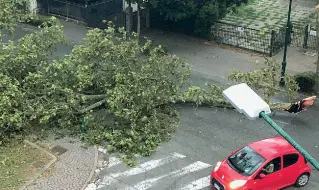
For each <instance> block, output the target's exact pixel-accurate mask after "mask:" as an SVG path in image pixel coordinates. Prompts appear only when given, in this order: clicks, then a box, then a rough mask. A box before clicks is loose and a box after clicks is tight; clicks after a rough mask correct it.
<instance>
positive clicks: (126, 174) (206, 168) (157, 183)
mask: <svg viewBox="0 0 319 190" xmlns="http://www.w3.org/2000/svg"><path fill="white" fill-rule="evenodd" d="M211 170H212V165H211V164H208V163H204V162H201V161H194V160H192V159H190V158H187V156H185V155H182V154H179V153H176V152H173V153H171V154H169V155H165V156H160V157H159V158H154V159H151V160H145V161H144V162H141V163H140V164H139V165H137V166H136V167H134V168H130V167H128V166H126V165H125V164H124V163H122V162H121V161H120V159H119V158H116V157H110V158H109V164H108V166H107V168H105V169H104V171H102V172H101V174H100V176H101V178H100V181H99V183H98V184H96V185H97V189H98V190H157V189H158V190H203V189H209V182H210V176H209V175H210V172H211Z"/></svg>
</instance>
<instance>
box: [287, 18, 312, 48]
mask: <svg viewBox="0 0 319 190" xmlns="http://www.w3.org/2000/svg"><path fill="white" fill-rule="evenodd" d="M316 36H317V32H316V26H311V25H310V24H307V25H304V26H294V27H293V29H292V34H291V45H292V46H295V47H300V48H304V49H316V48H317V37H316Z"/></svg>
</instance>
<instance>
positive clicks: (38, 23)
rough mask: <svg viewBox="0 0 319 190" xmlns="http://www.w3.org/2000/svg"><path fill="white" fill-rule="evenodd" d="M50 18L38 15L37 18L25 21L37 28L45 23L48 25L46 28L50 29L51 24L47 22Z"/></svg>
mask: <svg viewBox="0 0 319 190" xmlns="http://www.w3.org/2000/svg"><path fill="white" fill-rule="evenodd" d="M50 18H51V17H49V16H45V15H38V16H36V17H34V18H32V19H30V20H28V21H26V23H27V24H30V25H33V26H36V27H38V26H42V25H43V23H45V22H46V23H48V26H49V27H50V26H51V24H50V22H49V21H50Z"/></svg>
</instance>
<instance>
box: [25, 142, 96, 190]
mask: <svg viewBox="0 0 319 190" xmlns="http://www.w3.org/2000/svg"><path fill="white" fill-rule="evenodd" d="M47 142H48V144H47V146H46V147H48V148H49V149H50V150H53V149H54V148H56V147H60V149H65V150H66V151H63V152H62V153H61V154H60V155H58V158H57V161H56V162H55V163H54V164H53V165H52V166H51V167H50V169H49V170H47V172H45V173H43V175H42V176H41V177H39V178H37V180H35V181H34V182H33V183H31V184H30V185H29V186H28V187H27V188H25V190H57V189H63V190H82V189H84V188H85V187H86V186H87V183H89V182H90V181H91V180H92V177H93V175H94V170H95V169H96V165H97V155H98V152H97V147H96V146H92V147H88V148H83V143H82V142H81V141H80V140H79V139H75V138H71V137H65V138H62V139H54V138H52V139H48V141H47ZM45 144H46V143H45Z"/></svg>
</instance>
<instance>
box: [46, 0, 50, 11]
mask: <svg viewBox="0 0 319 190" xmlns="http://www.w3.org/2000/svg"><path fill="white" fill-rule="evenodd" d="M47 5H48V10H47V11H48V14H49V13H50V11H49V10H50V7H49V0H47Z"/></svg>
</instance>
